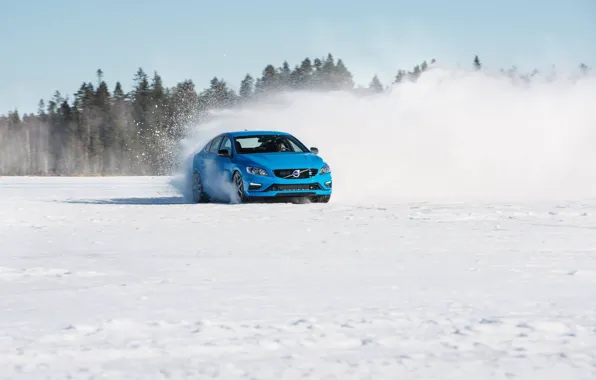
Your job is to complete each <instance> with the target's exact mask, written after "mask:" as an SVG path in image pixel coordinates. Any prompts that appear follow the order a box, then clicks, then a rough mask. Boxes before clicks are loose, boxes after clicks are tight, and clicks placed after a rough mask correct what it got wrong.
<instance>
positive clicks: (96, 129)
mask: <svg viewBox="0 0 596 380" xmlns="http://www.w3.org/2000/svg"><path fill="white" fill-rule="evenodd" d="M435 62H436V61H435V60H434V59H432V60H430V61H428V62H427V61H423V62H422V63H420V64H419V65H416V66H415V67H413V68H412V69H410V70H403V69H400V70H397V72H396V75H395V77H394V78H393V82H392V83H391V84H390V85H392V86H393V85H399V84H400V83H401V82H403V81H416V80H417V79H418V78H419V77H420V76H421V75H423V74H424V73H425V72H426V71H427V70H429V69H431V68H432V65H433V64H435ZM471 65H473V67H474V68H475V69H476V70H481V69H482V64H481V62H480V59H479V57H478V56H475V57H474V58H473V60H471ZM579 67H580V68H581V70H582V71H583V72H584V73H586V72H587V71H588V70H589V69H588V67H587V66H586V65H584V64H581V65H580V66H579ZM501 73H502V74H503V75H507V76H509V77H515V78H521V79H522V80H529V79H528V78H530V77H531V76H532V75H535V74H536V73H537V71H534V72H532V73H530V74H520V73H517V72H516V69H515V68H512V69H509V70H501ZM95 74H96V78H95V83H93V82H92V81H89V82H84V83H82V84H81V86H80V87H79V88H78V90H77V91H76V92H74V94H73V95H72V97H71V98H69V97H65V96H63V95H62V94H61V93H60V92H58V91H56V92H55V93H54V94H53V97H51V98H50V99H47V100H43V99H41V100H40V101H39V104H38V107H37V112H36V113H31V114H27V113H24V114H20V113H19V111H18V110H12V111H9V112H8V113H7V114H4V115H0V175H40V176H48V175H59V176H94V175H103V176H108V175H109V176H111V175H167V174H171V172H172V170H173V169H174V168H175V167H176V164H177V161H178V160H179V157H178V156H177V154H176V152H177V147H178V144H179V142H180V141H181V139H183V138H184V137H185V136H186V132H187V128H188V127H189V126H190V125H193V124H195V125H196V124H197V123H201V122H204V121H205V120H207V116H208V113H209V111H211V110H218V109H232V108H234V107H244V106H247V105H249V104H250V103H251V102H255V101H258V100H259V99H261V98H263V97H265V96H271V95H274V94H275V93H276V92H280V91H294V90H308V91H337V90H341V91H351V92H354V93H355V94H358V95H360V96H370V95H371V94H378V93H382V92H384V91H386V90H387V89H388V88H389V86H385V85H383V84H382V83H381V81H380V80H379V78H378V77H377V76H374V77H373V78H372V79H371V81H370V83H369V84H368V86H367V87H363V86H356V85H355V83H354V80H353V76H352V73H351V72H350V70H349V69H348V68H347V66H346V64H345V63H344V61H343V60H342V59H336V58H335V57H334V56H333V55H332V54H331V53H329V54H328V55H327V56H326V57H321V58H314V59H311V58H305V59H304V60H302V61H301V62H300V63H299V64H297V65H296V66H295V67H293V68H292V67H291V66H290V64H289V63H288V62H287V61H284V62H283V63H282V64H281V65H280V66H279V67H275V66H274V65H272V64H269V65H267V66H265V68H264V69H263V71H262V72H261V73H260V75H258V76H253V75H251V74H249V73H247V74H246V76H245V77H244V79H243V80H242V81H241V83H240V86H239V90H238V92H236V91H234V90H232V89H231V88H230V86H229V85H228V83H227V82H226V81H225V80H224V79H223V78H218V77H213V78H212V79H211V81H210V86H209V87H208V88H205V89H202V90H200V89H197V88H196V86H195V84H194V83H193V81H192V80H190V79H189V80H185V81H183V82H180V83H177V84H176V85H175V86H173V87H165V86H164V84H163V80H162V78H161V76H160V75H159V74H158V73H157V72H153V73H147V72H145V71H144V70H143V69H142V68H138V70H137V72H136V73H135V74H134V77H133V79H134V84H133V86H132V88H131V89H130V90H128V91H126V90H125V89H124V88H122V85H121V82H116V83H115V86H114V88H113V89H110V88H109V87H108V85H107V84H106V82H105V81H104V78H103V75H104V73H103V72H102V70H101V69H98V70H97V72H96V73H95Z"/></svg>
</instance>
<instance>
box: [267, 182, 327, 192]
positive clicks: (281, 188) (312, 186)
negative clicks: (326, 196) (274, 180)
mask: <svg viewBox="0 0 596 380" xmlns="http://www.w3.org/2000/svg"><path fill="white" fill-rule="evenodd" d="M305 190H322V189H321V186H320V185H319V184H318V183H301V184H295V185H279V184H275V185H271V186H269V187H268V188H267V190H266V191H305Z"/></svg>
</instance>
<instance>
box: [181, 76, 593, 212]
mask: <svg viewBox="0 0 596 380" xmlns="http://www.w3.org/2000/svg"><path fill="white" fill-rule="evenodd" d="M595 89H596V78H595V77H594V76H588V75H586V76H575V77H570V76H566V77H565V78H563V77H562V76H560V75H559V76H551V77H549V78H540V77H539V76H534V77H532V78H531V81H530V82H526V81H523V80H522V81H516V80H512V79H511V78H509V77H507V76H505V75H500V74H495V75H492V74H490V73H486V72H482V71H459V70H447V69H442V68H432V69H430V70H428V71H427V72H425V73H423V74H422V76H421V77H420V78H419V79H418V80H417V81H416V82H404V83H400V84H398V85H396V86H394V87H393V88H391V89H388V90H387V91H385V92H384V93H381V94H376V95H365V96H363V95H357V94H353V93H346V92H327V93H321V92H319V93H308V92H295V93H286V94H283V95H278V96H276V97H275V99H274V100H275V102H271V101H268V102H264V101H263V102H259V103H255V104H253V105H251V106H249V107H245V108H243V109H240V110H237V111H233V112H229V113H225V114H222V115H221V116H220V117H217V118H216V119H215V121H213V122H211V123H206V124H203V125H200V126H197V127H196V129H195V130H194V132H195V135H194V137H190V138H189V139H188V140H187V141H185V146H186V148H192V149H194V148H198V147H199V146H202V144H203V143H204V142H205V141H207V139H208V138H210V137H211V136H213V135H214V134H215V133H218V132H220V131H224V130H243V129H249V130H252V129H274V130H282V131H287V132H290V133H292V134H294V135H295V136H296V137H298V138H299V139H301V140H302V141H303V142H304V143H305V144H306V145H307V146H309V147H311V146H316V147H318V148H319V150H320V155H321V156H322V157H323V158H324V159H325V160H326V162H328V163H329V165H330V166H331V169H332V173H333V176H334V196H333V200H335V201H346V202H352V201H356V202H359V201H363V200H366V201H370V202H376V201H401V200H406V199H407V200H422V201H424V200H463V199H466V200H471V199H476V200H487V201H491V200H522V199H545V198H559V197H583V196H592V195H594V194H596V149H595V148H594V147H595V146H596V90H595ZM189 152H190V151H189Z"/></svg>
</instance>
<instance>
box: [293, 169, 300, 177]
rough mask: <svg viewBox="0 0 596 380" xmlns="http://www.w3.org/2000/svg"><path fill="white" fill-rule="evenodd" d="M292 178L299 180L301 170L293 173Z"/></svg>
mask: <svg viewBox="0 0 596 380" xmlns="http://www.w3.org/2000/svg"><path fill="white" fill-rule="evenodd" d="M292 177H294V178H298V177H300V170H298V169H296V170H294V171H293V172H292Z"/></svg>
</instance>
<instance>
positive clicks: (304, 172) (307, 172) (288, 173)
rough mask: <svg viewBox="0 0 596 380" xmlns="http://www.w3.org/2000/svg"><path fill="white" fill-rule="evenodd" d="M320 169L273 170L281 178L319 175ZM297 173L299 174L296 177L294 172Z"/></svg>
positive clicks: (303, 177) (302, 177) (301, 177)
mask: <svg viewBox="0 0 596 380" xmlns="http://www.w3.org/2000/svg"><path fill="white" fill-rule="evenodd" d="M318 172H319V171H318V170H317V169H306V168H305V169H277V170H274V171H273V174H275V176H277V177H279V178H285V179H305V178H310V177H313V176H315V175H317V173H318ZM294 173H296V174H297V175H298V176H297V177H295V176H294V175H293V174H294Z"/></svg>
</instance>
